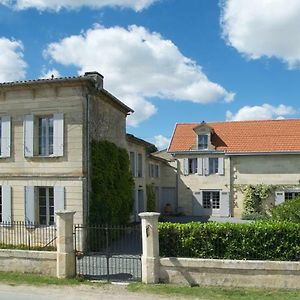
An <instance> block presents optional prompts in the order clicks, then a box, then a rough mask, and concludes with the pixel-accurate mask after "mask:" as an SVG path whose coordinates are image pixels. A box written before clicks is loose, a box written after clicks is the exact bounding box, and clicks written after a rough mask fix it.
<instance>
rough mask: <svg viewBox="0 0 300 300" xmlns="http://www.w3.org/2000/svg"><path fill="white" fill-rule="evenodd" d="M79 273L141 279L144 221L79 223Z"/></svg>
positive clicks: (76, 245) (125, 279)
mask: <svg viewBox="0 0 300 300" xmlns="http://www.w3.org/2000/svg"><path fill="white" fill-rule="evenodd" d="M74 236H75V239H74V240H75V251H76V272H77V275H78V276H82V277H85V278H89V279H106V280H108V281H112V280H113V281H117V280H120V281H140V280H141V277H142V266H141V253H142V235H141V225H140V224H133V225H129V226H112V225H92V226H91V225H75V227H74Z"/></svg>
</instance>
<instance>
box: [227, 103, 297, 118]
mask: <svg viewBox="0 0 300 300" xmlns="http://www.w3.org/2000/svg"><path fill="white" fill-rule="evenodd" d="M295 112H296V111H295V109H294V108H293V107H291V106H286V105H284V104H280V105H278V106H277V107H275V106H272V105H270V104H263V105H261V106H244V107H242V108H241V109H239V110H238V111H237V113H235V114H234V113H232V112H231V111H229V110H228V111H227V112H226V119H227V121H242V120H269V119H284V116H289V115H293V114H295Z"/></svg>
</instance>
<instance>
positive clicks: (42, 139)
mask: <svg viewBox="0 0 300 300" xmlns="http://www.w3.org/2000/svg"><path fill="white" fill-rule="evenodd" d="M38 126H39V129H38V130H39V155H43V156H47V155H51V154H53V117H52V116H51V117H49V116H48V117H41V118H39V122H38Z"/></svg>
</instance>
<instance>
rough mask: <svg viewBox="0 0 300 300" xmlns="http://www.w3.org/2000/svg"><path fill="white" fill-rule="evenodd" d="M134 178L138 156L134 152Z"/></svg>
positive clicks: (136, 174) (136, 173) (136, 171)
mask: <svg viewBox="0 0 300 300" xmlns="http://www.w3.org/2000/svg"><path fill="white" fill-rule="evenodd" d="M134 177H138V154H137V153H136V152H134Z"/></svg>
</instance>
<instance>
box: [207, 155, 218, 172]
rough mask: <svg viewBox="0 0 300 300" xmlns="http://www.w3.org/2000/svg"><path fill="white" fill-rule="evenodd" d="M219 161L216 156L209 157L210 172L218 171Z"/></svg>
mask: <svg viewBox="0 0 300 300" xmlns="http://www.w3.org/2000/svg"><path fill="white" fill-rule="evenodd" d="M218 162H219V160H218V158H214V157H210V158H209V174H216V173H218V169H219V163H218Z"/></svg>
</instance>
